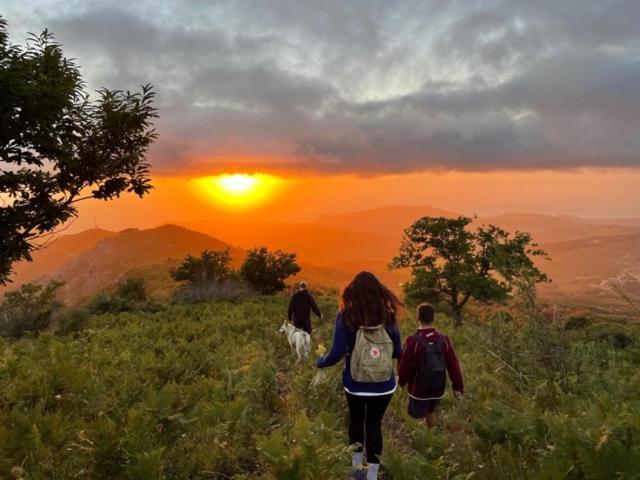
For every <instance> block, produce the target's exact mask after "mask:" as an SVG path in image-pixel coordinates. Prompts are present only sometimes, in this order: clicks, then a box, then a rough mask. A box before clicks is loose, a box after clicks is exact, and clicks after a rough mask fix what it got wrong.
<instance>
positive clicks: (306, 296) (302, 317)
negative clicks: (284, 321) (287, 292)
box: [289, 282, 322, 335]
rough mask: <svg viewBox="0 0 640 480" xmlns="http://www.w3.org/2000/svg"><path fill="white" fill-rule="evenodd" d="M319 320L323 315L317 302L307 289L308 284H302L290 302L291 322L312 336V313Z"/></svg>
mask: <svg viewBox="0 0 640 480" xmlns="http://www.w3.org/2000/svg"><path fill="white" fill-rule="evenodd" d="M312 310H313V313H315V314H316V315H317V316H318V318H322V313H320V309H319V308H318V305H316V301H315V300H314V299H313V297H312V296H311V294H310V293H309V290H308V289H307V282H300V286H299V287H298V291H297V292H296V293H295V294H294V295H293V297H291V301H290V302H289V321H291V320H293V325H294V326H295V327H297V328H300V329H302V330H304V331H305V332H307V333H308V334H309V335H311V311H312Z"/></svg>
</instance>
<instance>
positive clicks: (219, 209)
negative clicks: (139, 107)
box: [0, 0, 640, 229]
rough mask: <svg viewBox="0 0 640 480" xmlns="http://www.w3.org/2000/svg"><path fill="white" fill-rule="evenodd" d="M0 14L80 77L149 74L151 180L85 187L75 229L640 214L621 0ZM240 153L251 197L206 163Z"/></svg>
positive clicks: (627, 20)
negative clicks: (408, 212)
mask: <svg viewBox="0 0 640 480" xmlns="http://www.w3.org/2000/svg"><path fill="white" fill-rule="evenodd" d="M0 14H1V15H2V16H4V17H5V18H6V19H7V20H8V21H9V22H10V26H9V28H10V33H11V36H12V39H13V41H14V42H18V41H22V40H23V39H24V38H25V37H26V32H28V31H34V32H38V31H41V30H42V29H44V28H49V29H50V30H51V31H53V32H54V33H55V34H56V37H57V39H58V40H59V41H60V42H61V43H62V44H63V45H64V49H65V52H66V54H67V55H68V56H71V57H74V58H76V59H77V63H78V64H79V65H80V66H81V68H82V72H83V74H84V77H85V79H86V81H87V86H88V87H89V89H92V90H93V89H97V88H99V87H101V86H105V87H108V88H120V89H136V88H137V86H138V85H140V84H142V83H147V82H149V83H152V84H153V85H155V87H156V90H157V93H158V97H157V99H158V103H157V106H158V108H159V114H160V118H159V119H158V121H157V129H158V132H159V134H160V138H159V140H158V141H157V143H156V144H155V145H154V147H153V149H152V151H151V152H150V161H151V163H152V167H153V175H154V184H155V186H156V190H155V191H154V193H153V194H152V195H151V196H150V197H149V198H148V199H145V200H142V201H141V200H137V199H131V198H125V199H122V200H120V201H119V202H116V203H115V204H114V203H109V204H98V203H88V204H85V205H83V206H82V215H81V218H80V220H78V221H77V222H76V224H75V225H74V227H73V228H74V229H75V228H85V227H87V226H91V225H92V224H93V222H94V219H96V220H97V221H98V223H99V224H100V226H104V227H107V228H124V227H126V226H131V225H137V226H151V225H155V224H157V223H162V222H165V221H184V220H202V219H207V218H219V217H228V216H229V215H230V214H231V215H234V216H240V217H244V216H250V217H252V218H260V219H261V220H271V221H301V220H309V219H313V218H314V217H316V216H318V215H320V214H322V213H326V212H337V211H345V210H356V209H362V208H368V207H371V206H381V205H392V204H396V205H397V204H412V205H421V204H425V205H434V206H438V207H441V208H445V209H448V210H456V211H461V212H463V213H467V214H470V213H479V214H494V213H506V212H516V211H517V212H540V213H569V214H577V215H582V216H587V217H606V216H609V217H624V216H640V189H639V188H638V185H640V133H639V132H640V61H638V58H640V22H638V18H640V2H638V1H634V0H630V1H603V0H574V1H561V2H558V1H556V0H539V1H529V0H522V1H516V0H505V1H491V2H480V1H452V2H443V1H441V0H434V1H426V0H416V1H410V0H406V1H390V0H380V1H376V0H367V1H343V0H340V1H339V0H335V1H334V0H327V1H322V2H320V1H300V0H270V1H266V0H262V1H260V0H255V1H242V0H236V1H216V2H207V1H203V0H190V1H182V2H177V1H173V2H169V1H158V0H153V1H151V0H147V1H144V0H143V1H137V2H131V1H127V2H124V1H120V0H109V1H98V0H82V1H74V0H66V1H59V0H58V1H53V0H50V1H47V0H21V1H14V0H0ZM255 172H260V173H262V174H266V175H271V176H273V177H276V178H275V179H274V180H273V182H272V183H268V184H265V185H267V186H264V191H261V192H260V195H259V197H258V195H257V194H256V197H255V198H256V201H255V202H253V203H252V204H251V205H240V204H239V203H238V202H236V203H233V202H225V201H224V199H223V200H221V199H220V198H219V195H217V194H218V193H219V192H218V191H216V187H215V186H213V187H210V185H212V184H211V183H206V181H205V180H203V179H206V178H209V177H212V176H216V175H219V174H221V173H255ZM265 178H266V177H265ZM269 178H272V177H269ZM270 182H271V181H270ZM208 185H209V186H208ZM267 187H268V188H267Z"/></svg>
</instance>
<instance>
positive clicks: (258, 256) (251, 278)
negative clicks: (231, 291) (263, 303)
mask: <svg viewBox="0 0 640 480" xmlns="http://www.w3.org/2000/svg"><path fill="white" fill-rule="evenodd" d="M300 270H301V269H300V266H299V265H298V264H297V263H296V254H295V253H285V252H283V251H281V250H276V251H275V252H269V251H268V250H267V249H266V248H265V247H261V248H254V249H253V250H251V251H249V253H248V254H247V258H246V260H245V262H244V264H243V265H242V267H241V268H240V276H241V277H242V278H243V279H244V280H245V281H246V282H247V283H249V284H250V285H251V286H252V287H253V288H254V289H256V290H257V291H258V292H260V293H263V294H266V295H271V294H274V293H276V292H279V291H281V290H284V288H285V284H284V280H285V279H287V278H289V277H290V276H292V275H295V274H296V273H298V272H299V271H300Z"/></svg>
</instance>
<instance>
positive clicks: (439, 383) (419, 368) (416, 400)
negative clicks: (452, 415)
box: [398, 303, 464, 428]
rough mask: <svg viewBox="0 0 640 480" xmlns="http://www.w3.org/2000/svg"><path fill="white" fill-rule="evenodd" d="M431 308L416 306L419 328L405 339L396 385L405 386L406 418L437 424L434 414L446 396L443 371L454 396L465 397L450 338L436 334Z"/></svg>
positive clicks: (426, 304)
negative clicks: (449, 380) (447, 374)
mask: <svg viewBox="0 0 640 480" xmlns="http://www.w3.org/2000/svg"><path fill="white" fill-rule="evenodd" d="M434 320H435V309H434V308H433V305H430V304H428V303H423V304H421V305H419V306H418V329H417V330H416V332H415V333H414V334H413V335H411V336H410V337H407V339H406V341H405V343H404V346H403V347H402V353H401V355H400V362H399V364H398V376H399V384H400V385H401V386H405V385H406V386H407V392H408V394H409V415H410V416H412V417H413V418H417V419H424V422H425V424H426V425H427V427H429V428H432V427H434V426H435V424H436V416H435V411H436V408H437V407H438V404H439V403H440V400H441V399H442V397H444V393H445V384H446V372H448V373H449V378H450V379H451V383H452V385H453V392H454V394H455V396H456V397H462V395H463V394H464V385H463V383H462V372H461V371H460V364H459V363H458V358H457V357H456V353H455V351H454V349H453V343H451V339H450V338H449V337H447V336H446V335H444V334H443V333H441V332H438V331H437V330H436V329H435V328H434V326H433V322H434Z"/></svg>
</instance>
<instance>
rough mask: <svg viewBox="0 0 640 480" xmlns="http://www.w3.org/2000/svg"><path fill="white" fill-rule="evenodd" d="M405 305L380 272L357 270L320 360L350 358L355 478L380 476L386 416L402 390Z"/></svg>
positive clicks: (323, 363)
mask: <svg viewBox="0 0 640 480" xmlns="http://www.w3.org/2000/svg"><path fill="white" fill-rule="evenodd" d="M401 306H402V304H401V303H400V301H399V300H398V298H397V297H396V295H395V294H394V293H393V292H392V291H391V290H389V289H388V288H387V287H385V286H384V285H383V284H382V283H380V281H379V280H378V279H377V278H376V276H375V275H373V274H372V273H369V272H360V273H358V274H357V275H356V276H355V277H354V278H353V280H351V282H350V283H349V285H347V286H346V287H345V289H344V290H343V291H342V293H341V295H340V308H339V311H338V314H337V316H336V324H335V330H334V333H333V343H332V345H331V350H330V351H329V352H328V353H327V354H326V355H325V356H323V357H321V358H319V359H318V360H317V365H318V368H325V367H329V366H332V365H335V364H336V363H338V362H339V361H340V360H341V359H342V358H344V359H345V362H344V370H343V372H342V385H343V387H344V391H345V395H346V397H347V405H348V407H349V443H350V444H351V445H356V447H355V450H354V452H353V458H352V460H353V462H352V463H353V466H354V467H355V468H357V469H358V470H357V471H356V472H354V475H353V476H352V478H354V479H365V478H366V479H367V480H372V479H377V478H378V469H379V467H380V458H379V456H380V454H381V453H382V417H383V416H384V414H385V411H386V410H387V407H388V406H389V402H390V401H391V397H392V396H393V392H395V391H396V388H397V385H396V376H395V372H394V370H393V362H392V360H393V359H397V358H398V357H399V355H400V350H401V341H400V332H399V330H398V322H397V315H398V311H399V309H400V308H401ZM363 445H364V453H366V460H367V464H368V465H367V469H366V477H365V476H364V472H363V471H362V465H363V460H364V458H363V456H364V455H363V448H362V446H363Z"/></svg>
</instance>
